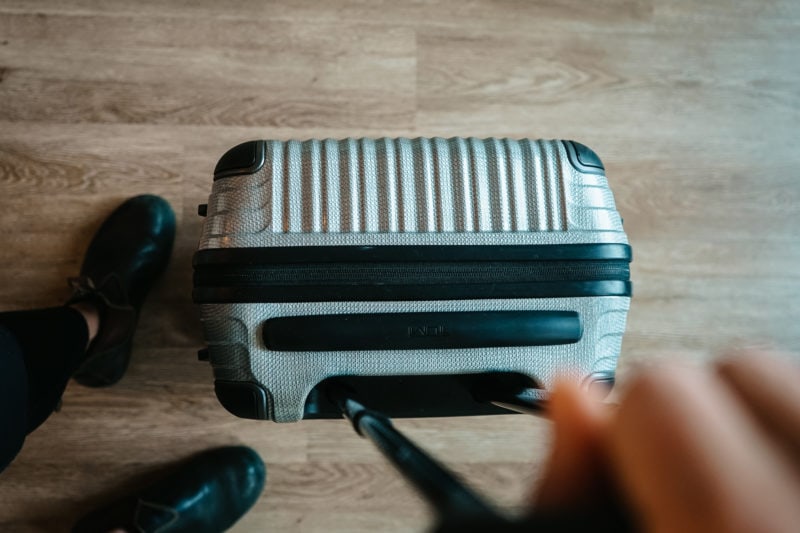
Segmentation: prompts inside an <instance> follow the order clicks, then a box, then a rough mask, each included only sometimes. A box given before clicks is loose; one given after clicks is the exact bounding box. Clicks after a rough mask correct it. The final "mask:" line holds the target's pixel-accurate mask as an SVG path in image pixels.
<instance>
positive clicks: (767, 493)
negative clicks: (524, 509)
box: [535, 352, 800, 533]
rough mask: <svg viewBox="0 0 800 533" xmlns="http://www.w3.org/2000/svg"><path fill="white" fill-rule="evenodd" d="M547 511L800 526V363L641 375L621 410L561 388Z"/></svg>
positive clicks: (651, 527) (653, 527)
mask: <svg viewBox="0 0 800 533" xmlns="http://www.w3.org/2000/svg"><path fill="white" fill-rule="evenodd" d="M551 412H552V418H553V421H554V424H555V442H554V448H553V452H552V456H551V459H550V462H549V463H548V465H547V468H546V472H545V476H544V480H543V483H542V484H541V486H540V488H539V491H538V494H537V495H536V497H535V500H536V506H537V508H538V509H542V510H558V509H564V510H569V509H574V508H588V507H592V506H602V505H605V504H610V505H622V506H623V507H624V508H625V511H626V512H628V513H629V514H630V515H631V517H632V518H633V520H634V523H636V524H638V525H639V526H640V528H641V529H643V530H645V531H655V532H662V531H663V532H667V531H668V532H674V531H680V532H695V531H696V532H704V533H707V532H721V533H726V532H738V531H742V532H744V531H748V532H749V531H759V532H784V531H786V532H789V531H798V530H800V369H798V368H797V367H795V366H793V365H792V364H791V363H790V362H788V361H786V360H784V359H781V358H779V357H777V356H774V355H770V354H767V353H762V352H748V353H741V354H737V355H734V356H731V357H728V358H725V359H723V360H721V361H720V362H718V363H717V364H716V365H715V366H713V367H703V368H697V367H690V366H681V365H676V364H672V365H668V366H662V367H654V368H648V369H646V370H642V371H640V372H638V373H636V374H635V375H634V376H632V378H631V380H630V381H629V386H628V387H627V389H626V390H625V391H624V393H623V394H622V396H621V400H620V403H619V407H618V408H617V409H612V408H610V407H607V406H604V405H602V404H600V403H598V402H596V401H593V400H592V399H591V398H588V397H587V396H586V395H585V394H584V393H583V392H581V391H580V390H579V389H578V388H577V386H575V385H572V384H568V383H560V384H559V385H558V386H556V388H555V391H554V393H553V399H552V402H551Z"/></svg>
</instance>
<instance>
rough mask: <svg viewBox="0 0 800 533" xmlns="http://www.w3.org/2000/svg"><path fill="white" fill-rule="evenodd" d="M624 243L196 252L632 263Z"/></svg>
mask: <svg viewBox="0 0 800 533" xmlns="http://www.w3.org/2000/svg"><path fill="white" fill-rule="evenodd" d="M632 259H633V256H632V252H631V247H630V245H627V244H616V243H609V244H541V245H508V246H506V245H501V246H496V245H479V246H280V247H277V246H276V247H271V248H219V249H211V250H200V251H198V252H196V253H195V255H194V260H193V265H194V267H195V268H197V267H202V266H204V265H226V264H227V265H235V264H260V263H304V262H306V263H307V262H315V263H318V262H345V263H358V262H363V261H568V260H575V261H607V260H622V261H628V262H630V261H632Z"/></svg>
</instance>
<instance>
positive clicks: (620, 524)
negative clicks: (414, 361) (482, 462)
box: [327, 383, 633, 533]
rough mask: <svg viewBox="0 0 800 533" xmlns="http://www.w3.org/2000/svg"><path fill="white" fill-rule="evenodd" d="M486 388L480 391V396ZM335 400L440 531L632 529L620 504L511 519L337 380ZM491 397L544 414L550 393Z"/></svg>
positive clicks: (537, 532)
mask: <svg viewBox="0 0 800 533" xmlns="http://www.w3.org/2000/svg"><path fill="white" fill-rule="evenodd" d="M491 392H492V391H491V389H487V390H486V391H476V397H480V396H481V395H482V394H484V393H491ZM327 394H328V397H329V398H330V400H331V401H332V402H333V403H334V404H336V405H337V406H338V407H339V409H340V410H341V411H342V415H343V416H344V417H345V418H347V419H348V420H349V421H350V423H352V425H353V428H354V429H355V431H356V433H358V434H359V435H361V436H362V437H365V438H367V439H369V440H371V441H372V442H373V444H375V445H376V446H377V448H378V449H379V450H380V451H381V453H383V455H384V456H385V457H386V458H387V459H388V460H389V461H390V462H391V463H392V464H393V465H394V466H395V468H397V470H398V471H399V472H400V473H401V474H402V475H403V476H405V478H406V479H407V480H408V481H409V482H410V483H411V484H412V485H413V486H414V488H415V489H417V490H418V491H419V492H420V493H421V494H422V495H423V497H424V498H425V499H426V500H427V501H428V503H429V504H430V505H431V506H432V507H433V509H434V511H435V512H436V514H437V517H438V523H437V525H436V527H435V528H434V530H435V531H436V532H437V533H451V532H452V533H456V532H458V533H470V532H479V531H481V532H483V531H492V532H517V531H519V532H522V531H525V532H528V533H541V532H582V531H586V532H592V533H597V532H602V531H614V532H620V533H625V532H627V531H632V530H633V529H632V527H631V524H630V522H629V518H628V517H627V516H626V515H624V513H622V512H621V511H620V509H619V508H618V507H616V506H614V507H613V508H608V509H601V510H600V511H599V512H598V511H590V512H588V511H586V510H565V511H561V512H549V511H548V512H535V513H533V514H532V515H529V516H526V517H524V518H509V517H507V516H504V515H503V514H501V513H499V512H498V511H497V510H495V509H494V508H492V506H491V505H490V504H488V503H487V502H486V501H485V500H484V499H482V498H481V497H480V496H478V495H477V494H475V493H474V492H473V491H472V490H470V489H469V488H468V487H467V486H466V485H464V484H463V483H462V482H461V481H460V480H459V479H458V478H457V477H456V475H455V474H453V473H452V472H451V471H450V470H448V469H447V468H446V467H445V466H444V465H442V464H441V463H439V462H438V461H436V460H435V459H433V458H432V457H430V456H429V455H428V454H427V453H425V451H423V450H422V449H421V448H419V447H418V446H417V445H416V444H414V443H413V442H412V441H411V440H410V439H408V438H407V437H406V436H404V435H403V434H402V433H401V432H400V431H398V430H397V429H396V428H395V427H394V425H393V424H392V421H391V420H390V419H389V418H388V417H387V416H385V415H384V414H382V413H380V412H377V411H373V410H371V409H369V408H367V407H365V406H364V405H363V404H362V403H361V402H359V401H358V400H356V399H355V395H354V394H353V393H352V391H349V390H348V389H346V388H345V387H343V386H340V385H337V384H335V383H332V384H330V385H329V387H328V389H327ZM497 398H498V400H496V401H495V400H492V399H486V400H484V401H491V402H492V403H496V404H497V405H501V406H504V407H506V406H508V408H511V409H513V410H517V411H520V412H526V413H530V414H544V413H545V412H546V411H545V408H546V405H547V399H548V398H547V396H546V394H542V393H537V392H535V391H516V392H512V393H508V394H504V395H501V396H500V397H497Z"/></svg>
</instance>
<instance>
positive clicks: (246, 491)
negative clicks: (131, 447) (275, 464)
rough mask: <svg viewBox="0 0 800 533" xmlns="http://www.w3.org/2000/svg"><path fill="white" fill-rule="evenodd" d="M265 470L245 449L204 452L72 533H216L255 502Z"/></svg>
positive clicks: (95, 514)
mask: <svg viewBox="0 0 800 533" xmlns="http://www.w3.org/2000/svg"><path fill="white" fill-rule="evenodd" d="M265 479H266V468H265V467H264V463H263V461H262V460H261V457H259V456H258V454H257V453H256V452H255V451H254V450H253V449H251V448H248V447H246V446H230V447H225V448H216V449H213V450H210V451H206V452H203V453H201V454H199V455H197V456H195V457H194V458H192V459H190V460H188V461H186V462H185V463H184V464H183V465H181V466H180V467H178V469H177V470H175V471H174V472H173V473H172V474H171V475H170V476H169V477H167V478H165V479H163V480H162V481H160V482H158V483H156V484H154V485H152V486H150V487H148V488H146V489H145V490H143V491H140V492H138V493H136V494H132V495H129V496H127V497H125V498H122V499H121V500H118V501H116V502H114V503H112V504H110V505H108V506H106V507H104V508H101V509H98V510H96V511H93V512H91V513H90V514H88V515H86V516H84V517H83V518H81V519H80V520H79V521H78V522H77V524H75V527H74V528H73V532H74V533H99V532H108V531H111V530H114V529H123V530H125V531H128V532H134V531H135V532H141V533H155V532H158V533H184V532H186V533H188V532H192V533H212V532H213V533H216V532H219V531H225V530H226V529H228V528H230V527H231V526H232V525H233V524H234V523H235V522H236V521H237V520H239V518H241V517H242V516H243V515H244V514H245V513H246V512H247V511H248V510H249V509H250V507H252V506H253V504H254V503H255V502H256V501H257V500H258V498H259V496H260V495H261V492H262V491H263V489H264V481H265Z"/></svg>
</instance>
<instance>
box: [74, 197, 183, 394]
mask: <svg viewBox="0 0 800 533" xmlns="http://www.w3.org/2000/svg"><path fill="white" fill-rule="evenodd" d="M174 240H175V213H173V212H172V208H171V207H170V206H169V204H168V203H167V201H166V200H164V199H163V198H160V197H158V196H152V195H143V196H136V197H134V198H131V199H129V200H127V201H125V202H124V203H123V204H122V205H120V206H119V207H118V208H117V209H116V210H115V211H114V212H113V213H111V215H110V216H109V217H108V218H107V219H106V221H105V222H104V223H103V225H102V227H101V228H100V229H99V230H98V231H97V233H96V234H95V236H94V239H92V243H91V244H90V245H89V249H88V250H87V251H86V256H85V257H84V260H83V266H82V267H81V274H80V276H79V277H77V278H72V279H70V285H71V286H72V288H73V291H74V293H73V296H72V298H70V300H69V301H68V302H67V304H74V303H78V302H90V303H92V304H93V305H95V306H96V307H97V309H98V311H99V314H100V330H99V332H98V334H97V337H96V338H95V339H94V340H93V341H92V344H91V345H90V346H89V349H88V350H87V353H86V359H85V361H84V362H83V363H82V364H81V366H80V368H79V369H78V370H77V371H76V372H75V374H74V376H73V377H74V378H75V380H76V381H78V383H80V384H82V385H87V386H89V387H103V386H107V385H113V384H114V383H116V382H117V381H119V380H120V379H121V378H122V376H123V374H125V370H126V369H127V368H128V360H129V359H130V355H131V341H132V339H133V332H134V330H135V329H136V322H137V320H138V318H139V310H140V309H141V306H142V302H143V301H144V298H145V296H146V295H147V292H148V291H149V290H150V287H152V286H153V283H154V282H155V280H156V278H157V277H158V276H159V275H160V274H161V273H162V272H163V271H164V269H165V268H166V266H167V262H168V261H169V256H170V253H171V251H172V243H173V242H174Z"/></svg>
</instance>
